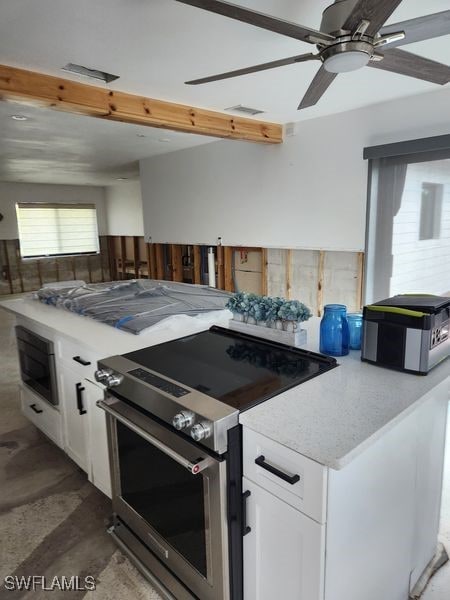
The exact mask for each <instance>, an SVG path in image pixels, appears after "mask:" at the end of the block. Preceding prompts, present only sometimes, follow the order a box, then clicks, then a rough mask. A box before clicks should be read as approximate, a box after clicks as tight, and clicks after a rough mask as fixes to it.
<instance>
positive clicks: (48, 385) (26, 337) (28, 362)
mask: <svg viewBox="0 0 450 600" xmlns="http://www.w3.org/2000/svg"><path fill="white" fill-rule="evenodd" d="M16 337H17V350H18V353H19V364H20V376H21V379H22V381H23V383H24V384H25V385H27V386H28V387H29V388H31V389H32V390H33V392H35V393H37V394H39V396H41V398H43V399H44V400H46V401H47V402H49V403H50V404H53V405H54V406H57V404H58V393H57V389H56V372H55V357H54V354H53V343H52V342H51V341H50V340H46V339H45V338H43V337H41V336H40V335H38V334H37V333H34V332H32V331H29V330H28V329H25V327H22V326H20V325H17V326H16Z"/></svg>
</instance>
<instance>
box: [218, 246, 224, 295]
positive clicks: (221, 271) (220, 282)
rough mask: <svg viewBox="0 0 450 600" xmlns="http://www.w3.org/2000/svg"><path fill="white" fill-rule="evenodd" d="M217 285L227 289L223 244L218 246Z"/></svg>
mask: <svg viewBox="0 0 450 600" xmlns="http://www.w3.org/2000/svg"><path fill="white" fill-rule="evenodd" d="M217 287H218V288H219V289H220V290H223V289H225V271H224V264H223V246H217Z"/></svg>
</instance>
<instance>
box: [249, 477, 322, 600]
mask: <svg viewBox="0 0 450 600" xmlns="http://www.w3.org/2000/svg"><path fill="white" fill-rule="evenodd" d="M243 491H244V492H246V491H249V492H250V495H249V496H248V497H247V499H246V523H247V526H249V527H250V528H251V531H250V532H249V533H248V534H247V535H246V536H245V537H244V597H245V600H322V599H323V583H324V560H325V525H320V524H319V523H317V522H316V521H313V520H312V519H310V518H309V517H307V516H305V515H304V514H303V513H301V512H299V511H297V510H295V509H294V508H292V506H289V505H288V504H286V503H285V502H283V501H282V500H280V499H278V498H276V497H275V496H273V495H272V494H271V493H270V492H267V491H266V490H264V489H263V488H261V487H260V486H258V485H256V484H254V483H252V482H250V481H249V480H248V479H246V478H245V477H244V478H243Z"/></svg>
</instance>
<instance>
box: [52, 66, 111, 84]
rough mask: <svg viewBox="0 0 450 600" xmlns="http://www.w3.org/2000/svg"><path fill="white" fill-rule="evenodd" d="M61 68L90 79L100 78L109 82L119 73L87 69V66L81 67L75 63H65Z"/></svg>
mask: <svg viewBox="0 0 450 600" xmlns="http://www.w3.org/2000/svg"><path fill="white" fill-rule="evenodd" d="M62 70H63V71H68V72H69V73H76V74H77V75H83V76H84V77H91V78H92V79H100V80H101V81H104V82H105V83H111V81H115V80H116V79H119V75H111V73H105V72H104V71H98V70H97V69H88V68H87V67H82V66H81V65H76V64H74V63H67V65H66V66H65V67H63V68H62Z"/></svg>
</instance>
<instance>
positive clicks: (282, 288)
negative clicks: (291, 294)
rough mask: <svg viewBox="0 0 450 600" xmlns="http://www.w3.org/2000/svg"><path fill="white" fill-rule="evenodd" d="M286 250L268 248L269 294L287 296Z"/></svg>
mask: <svg viewBox="0 0 450 600" xmlns="http://www.w3.org/2000/svg"><path fill="white" fill-rule="evenodd" d="M286 271H287V269H286V250H278V249H276V248H268V249H267V295H268V296H281V297H282V298H285V297H286V275H287V272H286Z"/></svg>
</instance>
